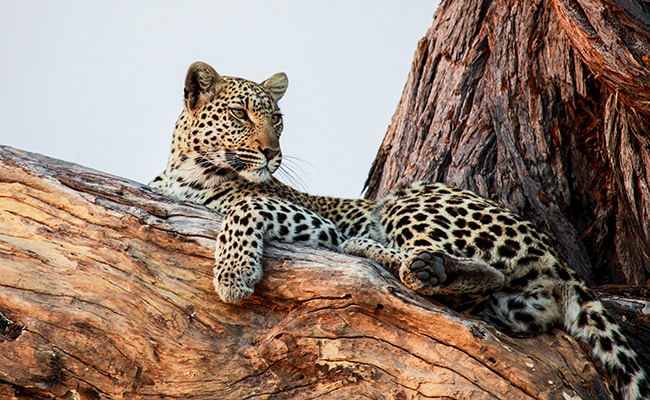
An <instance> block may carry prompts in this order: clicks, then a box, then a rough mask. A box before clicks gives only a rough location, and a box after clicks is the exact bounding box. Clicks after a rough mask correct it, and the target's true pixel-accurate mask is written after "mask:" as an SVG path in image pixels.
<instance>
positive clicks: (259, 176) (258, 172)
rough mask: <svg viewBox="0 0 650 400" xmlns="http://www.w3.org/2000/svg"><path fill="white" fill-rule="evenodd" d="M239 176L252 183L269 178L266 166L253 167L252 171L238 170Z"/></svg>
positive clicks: (269, 174)
mask: <svg viewBox="0 0 650 400" xmlns="http://www.w3.org/2000/svg"><path fill="white" fill-rule="evenodd" d="M239 176H241V177H242V178H244V179H246V180H247V181H249V182H253V183H263V182H266V181H268V180H269V179H271V171H269V170H268V168H260V169H254V170H252V171H239Z"/></svg>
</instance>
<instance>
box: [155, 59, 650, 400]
mask: <svg viewBox="0 0 650 400" xmlns="http://www.w3.org/2000/svg"><path fill="white" fill-rule="evenodd" d="M286 88H287V78H286V75H284V74H282V73H281V74H276V75H273V76H272V77H271V78H269V79H268V80H266V81H265V82H263V83H261V84H256V83H253V82H250V81H247V80H245V79H240V78H231V77H222V76H220V75H219V74H217V72H216V71H215V70H214V69H212V68H211V67H210V66H209V65H207V64H204V63H194V64H193V65H192V66H191V67H190V69H189V71H188V74H187V77H186V81H185V108H184V110H183V112H182V114H181V116H180V117H179V120H178V123H177V124H176V129H175V132H174V138H173V142H172V149H171V155H170V157H169V162H168V165H167V168H166V170H165V171H164V172H163V173H162V174H160V175H159V176H158V177H156V178H155V179H154V180H153V182H152V183H151V186H152V187H154V188H157V189H159V190H161V191H163V192H166V193H168V194H171V195H175V196H177V197H180V198H183V199H188V200H192V201H195V202H198V203H201V204H205V205H206V206H208V207H211V208H213V209H215V210H217V211H219V212H221V213H223V214H225V216H226V217H225V219H224V224H223V228H222V231H221V233H220V234H219V236H218V238H217V244H216V251H215V257H216V261H215V268H214V285H215V289H216V291H217V292H218V294H219V296H220V297H221V299H222V300H223V301H226V302H232V303H235V302H238V301H240V300H242V299H243V298H245V297H247V296H250V295H251V294H252V293H253V288H254V286H255V284H256V283H257V282H259V280H260V279H261V277H262V268H261V263H260V260H261V256H262V250H263V246H264V242H265V241H266V240H270V239H277V240H284V241H289V242H295V241H303V242H307V243H311V244H315V245H319V246H323V247H326V248H329V249H332V250H337V251H345V252H348V253H350V254H354V255H359V256H363V257H367V258H370V259H372V260H374V261H376V262H378V263H379V264H381V265H382V266H384V267H385V268H387V269H388V270H389V271H391V272H392V273H394V274H395V275H396V276H398V277H399V278H400V280H401V281H402V282H404V284H405V285H406V286H408V287H409V288H411V289H413V290H415V291H417V292H418V293H420V294H422V295H425V296H435V297H436V298H437V299H438V300H439V301H441V302H443V303H445V304H447V305H448V306H450V307H452V308H453V309H455V310H457V311H460V312H464V313H466V314H470V315H473V316H476V317H478V318H480V319H482V320H484V321H487V322H489V323H491V324H493V325H494V326H496V327H498V328H499V329H501V330H502V331H504V332H508V333H539V332H543V331H545V330H548V329H549V328H550V327H552V326H555V325H562V326H563V327H564V328H565V329H566V330H567V331H568V332H569V333H571V335H573V336H574V337H576V338H578V339H580V340H582V341H584V342H585V343H587V344H588V345H589V347H590V348H591V352H592V355H593V356H594V358H595V359H597V360H598V361H599V362H600V364H601V365H602V367H603V368H604V369H605V370H607V371H608V372H610V374H611V375H612V377H613V379H614V381H615V382H616V386H617V388H618V390H619V392H620V393H621V395H622V397H623V398H624V399H626V400H633V399H648V398H649V397H650V388H649V385H648V378H647V375H646V372H645V371H644V369H643V368H642V367H641V366H640V365H639V361H638V356H637V354H636V353H635V351H634V350H632V349H631V348H630V346H629V344H628V342H627V340H626V339H625V337H624V336H623V334H622V332H621V329H620V327H619V326H618V324H617V323H616V321H615V320H614V319H613V318H612V317H611V316H610V314H609V313H608V312H607V310H606V309H605V308H604V307H603V305H602V303H601V302H600V301H599V300H598V299H597V298H596V297H595V296H594V294H593V293H592V292H591V290H590V289H589V288H588V287H587V286H586V285H585V283H584V282H583V281H582V280H581V279H579V277H578V276H577V275H576V274H575V273H574V272H573V271H572V270H571V269H570V268H569V267H568V266H567V264H566V263H565V262H564V261H563V260H562V259H561V258H560V257H559V256H558V254H557V253H556V252H555V250H554V249H553V247H552V242H551V240H550V239H549V238H548V237H547V236H546V235H544V234H542V233H540V232H538V231H537V229H536V228H535V227H534V226H533V225H532V224H531V223H530V222H527V221H524V220H522V219H521V218H520V217H518V216H517V215H515V214H513V213H512V212H510V211H508V210H507V209H505V208H504V207H502V206H500V205H498V204H496V203H493V202H491V201H489V200H486V199H484V198H482V197H479V196H477V195H476V194H474V193H471V192H468V191H465V190H461V189H457V188H452V187H448V186H445V185H443V184H439V183H425V182H419V183H414V184H412V185H410V186H405V187H403V188H399V189H396V190H394V191H393V192H391V193H390V194H389V195H387V196H386V197H385V198H383V199H381V200H380V201H379V202H377V203H374V202H371V201H368V200H347V199H338V198H331V197H320V196H311V195H309V194H306V193H302V192H299V191H296V190H294V189H292V188H291V187H289V186H286V185H284V184H282V183H280V182H279V181H277V180H276V179H275V178H274V177H273V176H272V174H273V172H275V170H276V169H277V168H278V167H279V166H280V163H281V160H282V152H281V149H280V145H279V138H280V134H281V132H282V115H281V114H280V111H279V108H278V106H277V102H278V100H280V98H281V97H282V96H283V95H284V92H285V91H286Z"/></svg>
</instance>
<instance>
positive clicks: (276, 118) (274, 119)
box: [271, 114, 282, 125]
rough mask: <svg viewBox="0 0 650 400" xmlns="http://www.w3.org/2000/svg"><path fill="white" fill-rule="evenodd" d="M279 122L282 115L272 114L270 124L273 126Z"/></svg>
mask: <svg viewBox="0 0 650 400" xmlns="http://www.w3.org/2000/svg"><path fill="white" fill-rule="evenodd" d="M280 122H282V115H280V114H273V115H272V116H271V123H273V125H278V124H279V123H280Z"/></svg>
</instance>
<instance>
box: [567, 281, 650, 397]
mask: <svg viewBox="0 0 650 400" xmlns="http://www.w3.org/2000/svg"><path fill="white" fill-rule="evenodd" d="M570 274H571V273H570ZM571 275H572V276H571V278H572V279H569V280H568V281H567V282H566V284H565V287H564V296H563V297H564V301H563V306H564V328H565V329H566V330H567V331H568V332H569V333H570V334H571V335H572V336H573V337H575V338H577V339H579V340H582V341H583V342H585V343H586V344H587V345H588V346H589V348H590V349H591V354H592V357H593V358H594V359H596V360H598V362H599V363H600V364H601V366H602V367H603V368H604V369H605V370H606V371H607V372H608V373H609V374H610V376H611V378H612V380H613V381H614V383H615V385H616V389H617V391H618V392H619V393H620V395H621V397H622V398H623V399H625V400H641V399H650V382H649V381H648V373H647V372H646V371H645V368H644V367H642V366H641V364H640V359H639V356H638V354H637V353H636V351H634V350H633V349H632V348H631V347H630V344H629V342H628V341H627V339H626V338H625V336H624V335H623V333H622V331H621V327H620V326H619V325H618V324H617V323H616V321H615V320H614V319H613V318H612V316H611V315H610V314H609V312H608V311H607V310H606V309H605V307H604V306H603V304H602V303H601V302H600V301H599V300H598V299H597V298H596V296H595V295H594V293H593V292H592V291H591V290H590V289H589V288H588V287H587V285H586V284H585V283H584V282H583V281H582V280H580V279H578V278H576V277H575V275H573V274H571Z"/></svg>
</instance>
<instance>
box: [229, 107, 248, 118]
mask: <svg viewBox="0 0 650 400" xmlns="http://www.w3.org/2000/svg"><path fill="white" fill-rule="evenodd" d="M230 112H231V113H232V115H234V116H235V117H236V118H239V119H246V111H244V110H242V109H241V108H231V109H230Z"/></svg>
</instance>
